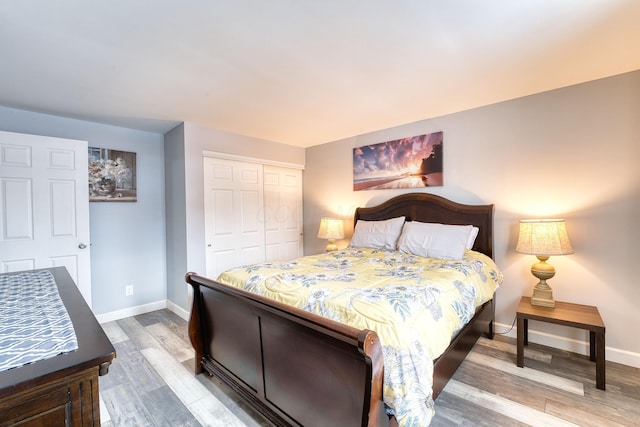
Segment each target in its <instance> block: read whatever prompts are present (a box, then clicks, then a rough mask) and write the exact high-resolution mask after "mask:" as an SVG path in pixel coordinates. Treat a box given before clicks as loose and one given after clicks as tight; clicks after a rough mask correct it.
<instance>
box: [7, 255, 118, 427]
mask: <svg viewBox="0 0 640 427" xmlns="http://www.w3.org/2000/svg"><path fill="white" fill-rule="evenodd" d="M45 273H46V274H47V275H48V276H49V277H53V279H54V282H55V284H54V285H53V286H54V287H57V291H58V295H59V298H60V300H61V301H62V304H64V307H65V308H66V311H67V313H68V318H69V319H70V321H71V322H72V324H73V329H74V331H75V334H74V335H75V337H74V338H75V339H76V341H77V348H76V349H75V350H72V351H64V352H62V353H61V354H58V355H55V356H51V355H47V356H46V358H44V359H41V360H37V361H32V362H31V363H27V364H24V365H22V366H16V367H13V368H9V369H6V370H2V371H0V414H1V416H0V425H3V426H4V425H18V424H19V425H29V426H53V425H56V426H61V425H66V426H91V425H100V405H99V394H98V377H99V376H101V375H106V374H107V373H108V371H109V366H110V365H111V362H112V360H113V359H114V357H115V350H114V348H113V345H112V344H111V342H110V341H109V339H108V338H107V336H106V335H105V333H104V331H103V330H102V328H101V327H100V325H99V324H98V322H97V320H96V318H95V317H94V315H93V313H92V312H91V309H90V308H89V306H88V305H87V304H86V302H85V300H84V298H83V297H82V295H81V294H80V291H79V290H78V287H77V286H76V284H75V283H74V282H73V279H72V278H71V276H70V275H69V273H68V272H67V270H66V268H64V267H54V268H48V269H39V270H32V271H28V272H15V273H6V274H3V275H2V276H4V277H3V279H6V278H7V277H8V276H11V277H14V276H16V275H21V274H24V275H25V276H29V277H31V276H30V275H41V274H45ZM26 297H27V299H34V300H39V301H42V298H43V295H42V293H38V294H36V295H26ZM48 304H49V303H48V302H47V303H46V304H44V305H47V306H48ZM45 308H46V307H45ZM26 317H28V316H23V317H21V318H20V321H21V323H20V325H19V326H20V327H22V326H24V325H25V322H24V318H26ZM60 317H62V314H61V313H53V311H49V312H48V313H47V315H46V318H47V320H46V322H47V323H55V322H56V320H55V319H57V318H60ZM12 327H15V326H12ZM5 344H6V342H5ZM8 347H10V348H16V347H15V342H13V343H11V344H7V345H6V346H5V345H4V344H3V345H1V346H0V352H5V351H6V350H7V348H8ZM20 353H21V354H20V356H24V355H23V354H22V351H20Z"/></svg>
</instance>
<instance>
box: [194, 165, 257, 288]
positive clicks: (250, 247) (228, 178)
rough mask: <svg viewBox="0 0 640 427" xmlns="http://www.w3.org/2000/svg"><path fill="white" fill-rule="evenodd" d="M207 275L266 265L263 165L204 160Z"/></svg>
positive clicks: (211, 275)
mask: <svg viewBox="0 0 640 427" xmlns="http://www.w3.org/2000/svg"><path fill="white" fill-rule="evenodd" d="M203 161H204V191H205V195H204V196H205V197H204V199H205V200H204V202H205V233H206V245H207V247H206V259H207V276H209V277H212V278H216V277H217V276H218V275H219V274H220V273H221V272H223V271H225V270H227V269H229V268H232V267H237V266H240V265H246V264H253V263H256V262H263V261H264V259H265V252H264V247H265V246H264V242H265V238H264V210H263V206H264V198H263V166H262V165H260V164H256V163H244V162H240V161H235V160H226V159H217V158H210V157H204V160H203Z"/></svg>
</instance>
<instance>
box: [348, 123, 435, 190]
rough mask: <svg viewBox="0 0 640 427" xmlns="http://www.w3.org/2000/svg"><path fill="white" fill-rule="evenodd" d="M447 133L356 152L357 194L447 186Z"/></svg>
mask: <svg viewBox="0 0 640 427" xmlns="http://www.w3.org/2000/svg"><path fill="white" fill-rule="evenodd" d="M442 140H443V132H434V133H426V134H424V135H418V136H412V137H409V138H402V139H396V140H393V141H387V142H381V143H379V144H373V145H365V146H362V147H356V148H354V149H353V190H354V191H358V190H385V189H392V188H419V187H437V186H441V185H443V179H444V176H443V170H442Z"/></svg>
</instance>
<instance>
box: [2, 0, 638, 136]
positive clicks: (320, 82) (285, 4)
mask: <svg viewBox="0 0 640 427" xmlns="http://www.w3.org/2000/svg"><path fill="white" fill-rule="evenodd" d="M639 22H640V1H637V0H518V1H514V0H483V1H475V0H446V1H443V0H413V1H407V0H386V1H383V0H323V1H314V0H270V1H265V0H227V1H223V0H181V1H176V0H108V1H107V0H102V1H86V0H56V1H46V0H19V1H17V0H0V105H3V106H6V107H12V108H19V109H24V110H30V111H36V112H42V113H48V114H55V115H59V116H63V117H72V118H78V119H82V120H89V121H95V122H99V123H106V124H113V125H118V126H124V127H130V128H134V129H141V130H146V131H152V132H160V133H164V132H166V131H168V130H170V129H171V128H173V127H174V126H175V125H176V124H178V123H180V122H183V121H187V122H193V123H196V124H200V125H203V126H208V127H212V128H216V129H220V130H224V131H229V132H233V133H237V134H241V135H247V136H252V137H257V138H261V139H266V140H271V141H277V142H281V143H285V144H290V145H294V146H300V147H308V146H312V145H316V144H321V143H325V142H329V141H334V140H338V139H342V138H346V137H350V136H354V135H359V134H363V133H367V132H371V131H375V130H379V129H384V128H389V127H393V126H397V125H401V124H406V123H411V122H414V121H418V120H422V119H427V118H430V117H436V116H440V115H443V114H448V113H452V112H456V111H462V110H466V109H469V108H474V107H478V106H482V105H488V104H492V103H495V102H499V101H503V100H508V99H513V98H517V97H521V96H525V95H529V94H533V93H538V92H542V91H546V90H550V89H555V88H559V87H564V86H568V85H572V84H576V83H581V82H585V81H590V80H594V79H598V78H602V77H607V76H611V75H615V74H620V73H624V72H628V71H633V70H638V69H640V24H638V23H639Z"/></svg>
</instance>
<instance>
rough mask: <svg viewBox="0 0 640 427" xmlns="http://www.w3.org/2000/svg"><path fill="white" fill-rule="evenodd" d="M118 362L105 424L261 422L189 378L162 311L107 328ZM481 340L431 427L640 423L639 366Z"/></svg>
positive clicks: (219, 389)
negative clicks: (603, 378)
mask: <svg viewBox="0 0 640 427" xmlns="http://www.w3.org/2000/svg"><path fill="white" fill-rule="evenodd" d="M103 328H104V329H105V331H106V333H107V335H108V336H109V338H110V339H111V341H112V342H113V344H114V346H115V348H116V352H117V358H116V359H115V360H114V363H113V365H112V366H111V368H110V370H109V374H108V375H106V376H103V377H100V403H101V417H102V426H105V427H111V426H113V427H115V426H127V427H129V426H199V425H206V426H225V427H226V426H232V427H236V426H250V427H256V426H267V425H269V424H268V423H267V422H266V421H264V420H263V419H261V418H260V416H259V415H258V414H255V413H254V412H252V411H251V410H250V409H249V408H247V407H246V406H244V405H243V404H242V403H239V402H238V399H237V396H235V394H234V392H233V391H231V390H230V389H228V388H227V387H226V386H224V384H221V383H220V382H219V381H217V380H216V379H215V378H209V377H207V376H205V375H198V376H194V375H193V364H194V355H193V351H192V349H191V345H190V344H189V338H188V334H187V323H186V322H185V321H184V320H183V319H181V318H180V317H178V316H177V315H175V314H173V313H171V312H170V311H168V310H161V311H156V312H153V313H148V314H144V315H140V316H135V317H130V318H126V319H122V320H118V321H116V322H109V323H105V324H103ZM515 361H516V356H515V341H514V340H513V339H510V338H502V337H497V338H496V339H495V340H486V339H481V340H480V341H479V342H478V343H477V344H476V346H475V347H474V349H473V351H472V352H471V353H470V354H469V356H468V357H467V359H466V360H465V361H464V363H463V364H462V366H461V367H460V369H458V371H457V372H456V374H455V375H454V377H453V379H452V380H451V381H450V382H449V383H448V384H447V386H446V387H445V389H444V391H443V392H442V394H440V397H439V398H438V400H437V401H436V415H435V417H434V419H433V421H432V423H431V425H432V426H525V425H533V426H571V425H579V426H640V369H636V368H631V367H628V366H623V365H619V364H616V363H612V362H607V372H606V374H607V390H606V391H602V390H598V389H596V386H595V366H594V363H593V362H590V361H589V360H588V358H587V357H586V356H581V355H576V354H572V353H568V352H564V351H559V350H555V349H551V348H548V347H542V346H537V345H535V344H532V345H531V346H530V348H527V349H526V350H525V365H526V368H517V367H516V363H515Z"/></svg>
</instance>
